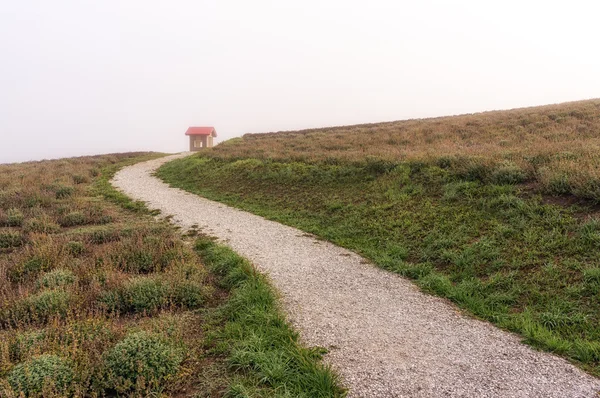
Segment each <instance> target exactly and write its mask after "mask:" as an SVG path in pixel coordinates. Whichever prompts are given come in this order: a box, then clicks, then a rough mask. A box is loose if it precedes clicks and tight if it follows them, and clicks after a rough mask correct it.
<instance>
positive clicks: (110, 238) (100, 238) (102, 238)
mask: <svg viewBox="0 0 600 398" xmlns="http://www.w3.org/2000/svg"><path fill="white" fill-rule="evenodd" d="M120 238H121V234H120V233H119V231H118V230H116V229H114V228H107V227H103V228H101V229H97V230H95V231H93V232H92V233H91V234H90V240H91V242H92V243H94V244H97V245H99V244H103V243H108V242H115V241H118V240H119V239H120Z"/></svg>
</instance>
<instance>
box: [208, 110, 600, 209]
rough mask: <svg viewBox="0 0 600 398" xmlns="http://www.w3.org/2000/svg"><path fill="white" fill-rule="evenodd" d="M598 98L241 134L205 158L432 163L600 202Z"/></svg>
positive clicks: (476, 176) (461, 173)
mask: <svg viewBox="0 0 600 398" xmlns="http://www.w3.org/2000/svg"><path fill="white" fill-rule="evenodd" d="M598 153H600V99H596V100H589V101H581V102H572V103H566V104H559V105H549V106H541V107H535V108H524V109H515V110H510V111H496V112H485V113H478V114H472V115H462V116H451V117H440V118H434V119H417V120H407V121H399V122H389V123H375V124H365V125H358V126H344V127H332V128H324V129H314V130H303V131H289V132H281V133H269V134H246V135H245V136H243V137H242V138H237V139H233V140H229V141H227V142H225V143H223V144H221V145H219V146H217V147H216V148H214V150H213V151H212V153H211V154H209V155H208V156H215V157H217V158H221V159H245V158H257V159H274V160H278V161H285V162H290V161H300V162H309V163H321V164H335V163H339V162H343V163H348V162H354V163H358V164H365V163H369V164H373V166H374V167H377V165H378V164H380V165H381V167H389V166H390V165H393V164H397V163H398V162H406V161H408V162H425V163H429V164H436V165H438V166H440V167H441V168H443V169H445V170H448V171H451V172H454V173H456V174H458V175H459V176H461V177H465V178H468V179H477V180H482V181H484V182H504V181H507V180H508V181H510V182H516V183H521V182H528V183H531V184H532V185H534V186H535V188H538V189H539V190H541V191H542V192H545V193H550V194H573V195H576V196H578V197H582V198H589V199H594V200H597V201H600V158H599V157H598Z"/></svg>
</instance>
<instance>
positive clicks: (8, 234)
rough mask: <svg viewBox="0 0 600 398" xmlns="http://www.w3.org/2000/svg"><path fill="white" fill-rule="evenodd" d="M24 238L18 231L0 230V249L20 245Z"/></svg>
mask: <svg viewBox="0 0 600 398" xmlns="http://www.w3.org/2000/svg"><path fill="white" fill-rule="evenodd" d="M24 243H25V238H24V237H23V235H21V234H20V233H18V232H13V231H2V232H0V249H10V248H13V247H19V246H22V245H23V244H24Z"/></svg>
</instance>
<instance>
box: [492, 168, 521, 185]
mask: <svg viewBox="0 0 600 398" xmlns="http://www.w3.org/2000/svg"><path fill="white" fill-rule="evenodd" d="M491 179H492V182H493V183H495V184H500V185H504V184H520V183H522V182H525V181H526V180H527V173H526V172H525V171H524V170H523V169H521V168H520V167H519V166H517V165H516V164H514V163H503V164H502V165H500V166H499V167H498V168H496V169H495V170H494V171H493V172H492V178H491Z"/></svg>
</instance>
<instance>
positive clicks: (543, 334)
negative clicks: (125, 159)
mask: <svg viewBox="0 0 600 398" xmlns="http://www.w3.org/2000/svg"><path fill="white" fill-rule="evenodd" d="M442 160H443V159H441V160H440V159H438V160H436V161H432V162H421V161H410V162H409V161H406V162H391V161H388V160H378V159H374V158H369V159H367V160H366V161H364V162H344V161H339V160H336V161H334V160H332V161H331V162H329V163H327V162H321V161H319V162H315V163H310V162H306V163H305V162H294V161H283V160H282V161H277V160H269V159H254V158H249V159H220V158H218V157H216V155H215V154H214V153H213V154H209V155H208V156H204V157H203V156H202V155H196V156H192V157H188V158H184V159H179V160H176V161H173V162H169V163H167V164H165V165H163V166H162V167H161V168H160V169H159V170H158V176H159V177H161V178H163V179H164V180H165V181H167V182H168V183H170V184H171V185H173V186H176V187H179V188H182V189H185V190H187V191H190V192H194V193H197V194H201V195H202V196H205V197H207V198H209V199H213V200H218V201H222V202H224V203H227V204H229V205H232V206H235V207H239V208H242V209H244V210H248V211H251V212H253V213H257V214H260V215H262V216H265V217H267V218H269V219H273V220H276V221H279V222H282V223H284V224H288V225H292V226H295V227H298V228H300V229H302V230H304V231H307V232H310V233H313V234H315V235H318V236H320V237H322V238H324V239H327V240H329V241H332V242H334V243H336V244H338V245H341V246H344V247H347V248H349V249H351V250H354V251H356V252H358V253H360V254H361V255H363V256H365V257H367V258H369V259H371V260H372V261H373V262H375V263H376V264H377V265H379V266H380V267H382V268H384V269H387V270H389V271H391V272H395V273H398V274H401V275H403V276H406V277H409V278H412V279H414V280H415V282H416V283H417V284H418V285H419V286H420V287H421V288H422V289H424V290H425V291H427V292H430V293H433V294H437V295H440V296H443V297H446V298H448V299H450V300H452V301H453V302H455V303H456V304H458V305H459V306H460V307H461V308H464V309H466V310H468V311H469V312H471V313H472V314H474V315H476V316H477V317H479V318H482V319H486V320H489V321H491V322H493V323H495V324H497V325H498V326H500V327H502V328H505V329H508V330H511V331H514V332H517V333H520V334H521V335H522V336H523V338H524V340H525V341H526V342H527V343H529V344H531V345H533V346H535V347H538V348H541V349H544V350H548V351H551V352H554V353H557V354H559V355H562V356H564V357H566V358H568V359H570V360H572V361H574V362H576V363H578V364H579V365H581V366H582V367H583V368H584V369H586V370H588V371H589V372H591V373H593V374H595V375H600V296H599V294H600V277H599V275H600V272H598V269H600V227H599V226H600V217H599V216H598V213H596V210H595V209H596V208H595V207H594V206H593V205H592V204H589V205H588V204H585V203H584V202H581V203H580V204H578V205H576V206H569V207H562V206H559V205H554V204H550V203H548V201H547V198H546V197H542V196H541V195H540V194H536V193H532V191H531V190H530V189H529V187H528V186H521V185H519V184H518V183H519V182H520V181H521V179H522V176H521V175H520V174H519V170H518V169H515V168H511V167H510V165H507V166H506V167H505V168H504V169H502V168H500V169H493V170H480V169H478V168H476V167H475V168H472V169H469V168H460V170H459V169H457V168H450V167H448V165H447V164H446V163H447V162H446V163H445V162H443V161H442ZM457 170H458V171H457ZM554 200H555V199H552V201H554Z"/></svg>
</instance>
